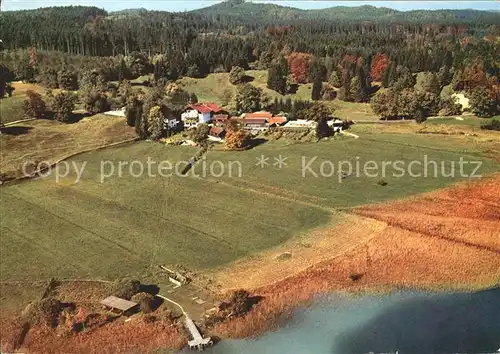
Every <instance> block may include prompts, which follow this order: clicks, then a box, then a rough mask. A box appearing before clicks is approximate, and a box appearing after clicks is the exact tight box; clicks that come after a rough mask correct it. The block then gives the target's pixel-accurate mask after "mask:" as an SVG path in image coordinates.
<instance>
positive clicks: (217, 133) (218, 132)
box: [208, 127, 226, 140]
mask: <svg viewBox="0 0 500 354" xmlns="http://www.w3.org/2000/svg"><path fill="white" fill-rule="evenodd" d="M208 135H209V136H211V137H213V138H217V139H220V140H222V139H224V136H225V135H226V130H225V129H224V128H221V127H211V128H210V130H209V131H208Z"/></svg>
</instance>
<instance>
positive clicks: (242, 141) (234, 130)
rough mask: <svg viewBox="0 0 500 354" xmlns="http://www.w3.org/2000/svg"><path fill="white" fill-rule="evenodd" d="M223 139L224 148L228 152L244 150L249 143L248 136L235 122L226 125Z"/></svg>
mask: <svg viewBox="0 0 500 354" xmlns="http://www.w3.org/2000/svg"><path fill="white" fill-rule="evenodd" d="M226 130H227V133H226V138H225V143H226V148H227V149H229V150H239V149H242V148H244V147H245V146H246V145H247V144H248V141H249V136H248V134H247V133H246V132H245V131H243V130H241V129H240V128H239V127H238V125H237V124H236V123H235V122H230V123H229V124H228V125H227V128H226Z"/></svg>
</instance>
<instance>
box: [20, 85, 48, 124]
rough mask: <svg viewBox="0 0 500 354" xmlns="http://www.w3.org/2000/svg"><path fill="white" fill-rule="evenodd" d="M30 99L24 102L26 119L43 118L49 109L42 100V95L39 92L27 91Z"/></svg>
mask: <svg viewBox="0 0 500 354" xmlns="http://www.w3.org/2000/svg"><path fill="white" fill-rule="evenodd" d="M26 95H27V96H28V99H26V100H24V102H23V112H24V117H25V118H42V117H43V115H44V114H45V110H46V109H47V105H46V104H45V102H44V100H43V99H42V95H40V94H39V93H37V92H34V91H31V90H28V91H26Z"/></svg>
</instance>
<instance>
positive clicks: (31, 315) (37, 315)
mask: <svg viewBox="0 0 500 354" xmlns="http://www.w3.org/2000/svg"><path fill="white" fill-rule="evenodd" d="M61 309H62V305H61V302H60V301H58V300H56V299H54V298H45V299H42V300H40V301H33V302H32V303H30V304H29V305H28V306H26V308H25V309H24V311H23V313H22V317H23V319H24V320H25V321H27V322H29V323H30V325H39V324H46V325H49V326H51V327H55V326H57V321H58V319H59V313H60V312H61Z"/></svg>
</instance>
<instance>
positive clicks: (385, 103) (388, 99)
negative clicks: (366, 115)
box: [371, 90, 398, 120]
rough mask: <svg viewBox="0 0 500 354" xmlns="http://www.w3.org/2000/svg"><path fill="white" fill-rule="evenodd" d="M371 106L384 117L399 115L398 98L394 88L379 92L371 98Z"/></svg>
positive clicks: (377, 113)
mask: <svg viewBox="0 0 500 354" xmlns="http://www.w3.org/2000/svg"><path fill="white" fill-rule="evenodd" d="M371 107H372V109H373V112H374V113H375V114H376V115H379V116H380V117H381V118H382V119H386V120H387V119H389V118H394V117H397V115H398V99H397V96H396V95H395V94H394V92H393V91H392V90H387V91H384V92H378V93H377V94H376V95H375V96H373V98H372V100H371Z"/></svg>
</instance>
